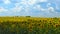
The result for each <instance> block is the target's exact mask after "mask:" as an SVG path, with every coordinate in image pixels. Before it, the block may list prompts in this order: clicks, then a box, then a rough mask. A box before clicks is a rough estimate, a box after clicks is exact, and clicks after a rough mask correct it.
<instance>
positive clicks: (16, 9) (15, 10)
mask: <svg viewBox="0 0 60 34" xmlns="http://www.w3.org/2000/svg"><path fill="white" fill-rule="evenodd" d="M21 10H22V6H19V7H18V6H16V7H14V8H12V9H11V11H13V12H21Z"/></svg>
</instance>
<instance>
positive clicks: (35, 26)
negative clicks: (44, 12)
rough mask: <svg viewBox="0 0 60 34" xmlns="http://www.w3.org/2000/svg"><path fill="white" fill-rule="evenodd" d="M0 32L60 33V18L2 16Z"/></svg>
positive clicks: (11, 33) (1, 33)
mask: <svg viewBox="0 0 60 34" xmlns="http://www.w3.org/2000/svg"><path fill="white" fill-rule="evenodd" d="M0 34H60V18H56V17H55V18H40V17H29V16H28V17H0Z"/></svg>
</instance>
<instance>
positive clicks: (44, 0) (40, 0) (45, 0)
mask: <svg viewBox="0 0 60 34" xmlns="http://www.w3.org/2000/svg"><path fill="white" fill-rule="evenodd" d="M39 2H47V0H39Z"/></svg>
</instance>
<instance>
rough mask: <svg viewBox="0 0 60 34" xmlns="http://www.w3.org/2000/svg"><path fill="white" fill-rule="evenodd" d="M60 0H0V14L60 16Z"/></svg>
mask: <svg viewBox="0 0 60 34" xmlns="http://www.w3.org/2000/svg"><path fill="white" fill-rule="evenodd" d="M59 3H60V0H0V16H41V17H60V4H59Z"/></svg>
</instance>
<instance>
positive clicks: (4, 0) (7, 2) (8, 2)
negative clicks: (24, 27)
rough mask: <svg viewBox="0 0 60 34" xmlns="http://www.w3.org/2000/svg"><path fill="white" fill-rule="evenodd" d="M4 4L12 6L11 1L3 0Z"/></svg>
mask: <svg viewBox="0 0 60 34" xmlns="http://www.w3.org/2000/svg"><path fill="white" fill-rule="evenodd" d="M3 2H4V4H10V3H11V2H10V0H3Z"/></svg>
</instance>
